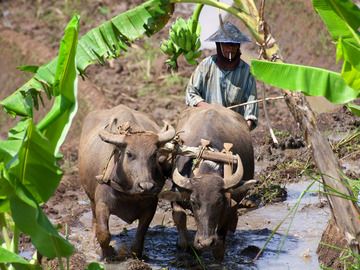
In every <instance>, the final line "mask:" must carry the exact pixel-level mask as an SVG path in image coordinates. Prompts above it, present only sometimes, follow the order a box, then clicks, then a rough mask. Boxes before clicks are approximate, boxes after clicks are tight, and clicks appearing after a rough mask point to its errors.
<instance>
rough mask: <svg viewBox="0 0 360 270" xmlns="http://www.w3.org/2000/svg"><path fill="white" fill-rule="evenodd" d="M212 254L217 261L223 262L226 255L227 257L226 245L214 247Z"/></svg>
mask: <svg viewBox="0 0 360 270" xmlns="http://www.w3.org/2000/svg"><path fill="white" fill-rule="evenodd" d="M212 253H213V256H214V258H215V260H217V261H218V262H221V261H223V260H224V255H225V245H223V244H220V245H218V246H216V247H214V249H213V251H212Z"/></svg>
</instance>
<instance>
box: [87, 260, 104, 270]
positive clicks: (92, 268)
mask: <svg viewBox="0 0 360 270" xmlns="http://www.w3.org/2000/svg"><path fill="white" fill-rule="evenodd" d="M104 269H105V268H104V266H102V265H101V264H99V263H96V262H92V263H90V264H89V265H88V267H87V268H86V270H104Z"/></svg>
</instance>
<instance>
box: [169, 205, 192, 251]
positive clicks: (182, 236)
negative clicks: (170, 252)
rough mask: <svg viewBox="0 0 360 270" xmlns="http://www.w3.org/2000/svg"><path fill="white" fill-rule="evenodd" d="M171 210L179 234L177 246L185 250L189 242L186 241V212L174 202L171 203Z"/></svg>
mask: <svg viewBox="0 0 360 270" xmlns="http://www.w3.org/2000/svg"><path fill="white" fill-rule="evenodd" d="M172 208H173V212H172V216H173V220H174V223H175V225H176V228H177V230H178V232H179V240H178V246H179V247H180V248H181V249H184V250H186V249H187V248H188V246H189V240H188V234H187V228H186V212H185V210H184V208H182V207H181V206H180V205H179V204H177V203H176V202H173V204H172Z"/></svg>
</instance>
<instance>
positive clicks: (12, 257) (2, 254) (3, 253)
mask: <svg viewBox="0 0 360 270" xmlns="http://www.w3.org/2000/svg"><path fill="white" fill-rule="evenodd" d="M0 263H21V264H29V262H28V261H27V260H25V259H24V258H23V257H21V256H20V255H18V254H16V253H13V252H11V251H9V250H6V249H4V248H2V247H1V246H0Z"/></svg>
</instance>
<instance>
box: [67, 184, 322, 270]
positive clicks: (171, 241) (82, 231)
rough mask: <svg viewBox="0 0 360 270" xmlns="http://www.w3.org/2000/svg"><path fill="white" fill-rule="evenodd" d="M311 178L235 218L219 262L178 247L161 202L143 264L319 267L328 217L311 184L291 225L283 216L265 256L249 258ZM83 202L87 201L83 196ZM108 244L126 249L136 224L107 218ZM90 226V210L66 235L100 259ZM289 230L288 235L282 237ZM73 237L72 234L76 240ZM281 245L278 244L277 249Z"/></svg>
mask: <svg viewBox="0 0 360 270" xmlns="http://www.w3.org/2000/svg"><path fill="white" fill-rule="evenodd" d="M308 184H309V183H307V182H304V183H297V184H290V185H288V186H287V189H288V199H287V201H285V202H283V203H278V204H274V205H270V206H266V207H262V208H260V209H257V210H254V211H251V212H248V213H246V214H244V215H242V216H240V217H239V223H238V227H237V230H236V232H235V233H234V234H231V235H229V236H228V238H227V248H226V255H225V260H224V262H223V263H221V264H219V263H216V262H215V261H214V260H213V259H212V256H211V254H210V253H208V252H204V253H203V254H201V255H199V257H198V258H197V257H196V256H194V255H191V253H186V252H180V251H179V250H178V249H177V248H176V241H177V231H176V229H175V227H174V225H173V223H172V220H171V212H170V209H169V206H168V205H167V204H163V205H161V206H160V208H159V209H158V211H157V214H156V216H155V218H154V220H153V222H152V224H151V227H150V229H149V232H148V234H147V238H146V241H145V250H144V254H145V256H146V259H145V261H146V263H148V264H149V265H150V266H151V267H152V269H163V268H165V269H172V270H180V269H267V270H272V269H277V270H279V269H292V270H296V269H301V270H302V269H319V264H318V261H317V256H316V248H317V245H318V242H319V240H320V237H321V234H322V232H323V230H324V228H325V225H326V222H327V220H328V217H329V211H328V209H327V208H326V207H319V206H321V203H320V201H319V196H318V195H317V192H316V189H318V187H316V186H315V185H314V186H313V187H312V189H311V190H312V191H313V192H310V193H307V194H306V195H305V196H304V198H303V199H302V200H301V202H300V205H299V208H298V211H297V213H296V215H295V218H294V219H293V222H292V224H291V226H290V229H289V231H288V232H287V230H288V228H289V223H290V220H286V221H285V222H284V224H283V226H282V227H280V229H279V230H278V232H277V233H276V234H275V235H274V236H273V238H272V239H271V240H270V242H269V244H268V245H267V247H266V249H265V251H264V253H263V255H262V256H261V257H260V258H259V260H257V261H256V262H253V261H252V258H253V257H254V255H255V254H256V252H257V251H258V250H259V248H262V247H263V245H264V244H265V242H266V241H267V239H268V238H269V236H270V235H271V232H272V231H271V230H272V229H273V228H275V227H276V226H277V225H278V224H279V223H280V222H281V221H282V220H283V218H284V217H285V216H286V215H287V213H288V211H289V209H291V208H292V207H293V206H294V205H295V203H296V202H297V198H298V197H299V195H300V194H301V192H302V191H303V190H304V189H305V188H306V187H307V185H308ZM83 203H87V202H86V201H84V202H83ZM110 224H111V225H110V228H111V233H112V234H113V235H114V236H113V239H112V244H113V245H114V246H116V247H117V249H120V250H126V249H127V248H128V247H129V246H130V245H131V241H132V240H133V239H134V236H135V232H136V229H135V228H136V226H137V224H131V225H128V224H126V223H124V222H122V221H121V220H119V219H118V218H116V217H115V218H111V221H110ZM90 227H91V213H90V212H87V213H85V214H84V215H83V216H82V217H81V218H80V226H79V227H78V228H74V229H73V230H72V234H71V235H70V239H73V240H80V241H79V245H78V246H77V248H78V249H79V250H80V251H82V252H84V253H85V254H87V260H89V261H91V260H98V259H99V256H98V255H97V253H98V251H99V248H98V245H97V243H96V241H94V238H93V237H90V235H93V234H92V232H91V231H90V230H89V228H90ZM188 227H189V228H190V232H191V235H192V237H193V236H194V230H195V227H194V221H193V219H192V218H190V219H189V222H188ZM286 235H287V237H286ZM75 238H76V239H75ZM280 246H282V248H281V249H280ZM128 263H129V261H128V262H122V263H116V264H108V265H107V269H127V268H128V265H127V264H128Z"/></svg>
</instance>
